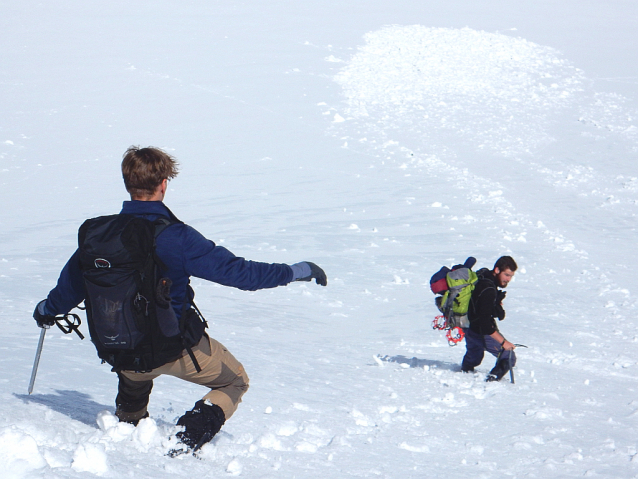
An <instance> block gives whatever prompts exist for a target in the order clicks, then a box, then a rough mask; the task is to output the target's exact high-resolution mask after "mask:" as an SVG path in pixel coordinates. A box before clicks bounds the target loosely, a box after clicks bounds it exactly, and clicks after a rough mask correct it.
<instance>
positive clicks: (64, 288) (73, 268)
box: [46, 250, 85, 315]
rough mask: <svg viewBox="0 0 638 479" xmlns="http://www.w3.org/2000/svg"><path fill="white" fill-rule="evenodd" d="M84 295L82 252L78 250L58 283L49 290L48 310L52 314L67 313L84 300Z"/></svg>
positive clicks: (65, 266) (61, 274)
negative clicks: (81, 266) (81, 264)
mask: <svg viewBox="0 0 638 479" xmlns="http://www.w3.org/2000/svg"><path fill="white" fill-rule="evenodd" d="M84 295H85V293H84V282H83V281H82V272H81V270H80V253H79V251H78V250H76V251H75V253H73V256H71V258H69V261H67V263H66V265H64V268H63V269H62V272H61V273H60V277H59V278H58V284H57V285H56V287H55V288H53V289H52V290H51V292H49V296H48V297H47V302H46V311H47V313H48V314H51V315H57V314H66V313H68V312H69V311H71V310H72V309H73V308H75V307H76V306H77V305H78V304H80V303H81V302H82V301H84Z"/></svg>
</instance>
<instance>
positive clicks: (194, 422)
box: [176, 399, 226, 452]
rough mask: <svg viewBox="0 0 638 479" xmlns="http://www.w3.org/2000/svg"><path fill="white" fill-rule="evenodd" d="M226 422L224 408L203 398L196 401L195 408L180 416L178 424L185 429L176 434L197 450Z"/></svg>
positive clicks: (191, 448) (193, 449)
mask: <svg viewBox="0 0 638 479" xmlns="http://www.w3.org/2000/svg"><path fill="white" fill-rule="evenodd" d="M224 422H226V417H225V416H224V411H222V408H220V407H219V406H218V405H216V404H211V403H208V402H207V401H204V400H203V399H201V400H199V401H197V402H196V403H195V406H194V407H193V409H191V410H190V411H187V412H186V414H184V415H183V416H182V417H180V418H179V420H178V421H177V425H178V426H184V430H183V431H180V432H178V433H177V434H176V436H177V437H178V438H179V440H180V441H181V442H182V443H183V444H185V445H186V446H188V448H189V449H190V450H192V451H193V452H195V451H197V450H198V449H200V448H201V447H202V446H203V445H204V444H206V443H207V442H208V441H210V440H211V439H212V438H213V437H214V436H215V434H217V433H218V432H219V430H220V429H221V428H222V426H223V425H224Z"/></svg>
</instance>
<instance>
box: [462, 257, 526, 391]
mask: <svg viewBox="0 0 638 479" xmlns="http://www.w3.org/2000/svg"><path fill="white" fill-rule="evenodd" d="M516 269H517V265H516V262H515V261H514V259H513V258H512V257H511V256H502V257H500V258H499V259H498V260H497V261H496V263H495V264H494V269H492V270H491V271H490V270H488V269H487V268H483V269H481V270H479V271H477V275H478V276H479V281H478V282H477V283H476V287H475V288H474V291H473V292H472V298H471V299H470V307H469V311H468V319H469V321H470V327H469V328H464V329H463V331H464V332H465V346H466V348H467V350H466V352H465V356H464V357H463V363H462V365H461V369H462V370H463V372H473V371H474V368H475V367H476V366H478V365H479V364H481V362H482V361H483V356H484V354H485V351H488V352H489V353H490V354H492V355H494V356H495V357H497V358H498V361H497V363H496V365H495V366H494V368H493V369H492V370H491V371H490V373H489V375H488V377H487V381H500V380H501V378H502V377H503V376H505V374H506V373H507V372H508V371H509V370H510V368H511V367H513V366H514V364H516V355H515V354H514V348H515V346H514V344H512V343H511V342H509V341H508V340H507V339H505V337H504V336H503V335H502V334H501V333H500V331H499V330H498V327H497V325H496V321H495V318H498V319H499V320H503V319H504V318H505V310H504V309H503V304H502V301H503V299H504V298H505V291H502V290H501V289H499V288H506V287H507V285H508V283H509V282H510V281H511V280H512V278H513V277H514V273H515V272H516Z"/></svg>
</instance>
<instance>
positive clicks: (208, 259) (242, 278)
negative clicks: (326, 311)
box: [45, 201, 293, 318]
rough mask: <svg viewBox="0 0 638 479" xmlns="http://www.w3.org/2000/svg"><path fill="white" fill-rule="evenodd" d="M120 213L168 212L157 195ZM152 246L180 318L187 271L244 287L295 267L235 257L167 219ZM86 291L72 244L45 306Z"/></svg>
mask: <svg viewBox="0 0 638 479" xmlns="http://www.w3.org/2000/svg"><path fill="white" fill-rule="evenodd" d="M121 213H126V214H133V215H136V216H140V217H144V218H147V219H149V220H151V221H153V220H155V219H157V218H158V217H161V216H164V217H167V218H170V215H171V213H170V211H169V209H168V208H167V207H166V206H165V205H164V203H162V202H161V201H125V202H124V205H123V207H122V211H121ZM156 252H157V255H158V256H159V258H160V259H161V260H162V261H163V262H164V264H165V265H166V267H167V269H168V270H167V272H166V276H168V277H169V278H170V279H171V280H172V281H173V286H172V288H171V296H172V298H173V302H172V305H173V309H174V310H175V313H176V314H177V317H178V318H179V317H180V314H181V312H182V303H183V300H184V298H185V297H186V293H187V292H188V293H189V295H190V298H193V296H194V293H193V291H192V289H191V287H190V285H189V283H190V277H191V276H195V277H197V278H202V279H206V280H208V281H213V282H215V283H219V284H223V285H224V286H232V287H235V288H239V289H242V290H246V291H255V290H258V289H264V288H274V287H276V286H283V285H286V284H288V283H290V282H291V281H292V280H293V270H292V268H291V267H290V266H288V265H287V264H276V263H273V264H270V263H258V262H255V261H249V260H246V259H244V258H240V257H237V256H235V255H234V254H233V253H231V252H230V251H228V250H227V249H226V248H224V247H223V246H217V245H216V244H215V243H213V242H212V241H210V240H207V239H206V238H205V237H204V236H202V235H201V233H199V232H198V231H197V230H195V229H194V228H192V227H190V226H188V225H186V224H184V223H178V224H173V225H170V226H169V227H168V228H166V229H165V230H164V231H162V233H160V235H159V236H158V237H157V246H156ZM84 296H85V291H84V284H83V279H82V272H81V271H80V261H79V251H77V250H76V252H75V253H74V254H73V256H71V258H70V259H69V261H68V262H67V263H66V265H65V266H64V268H63V269H62V272H61V273H60V277H59V279H58V284H57V286H56V287H55V288H53V289H52V290H51V292H50V293H49V296H48V297H47V302H46V305H45V310H46V312H47V314H51V315H56V314H65V313H68V312H69V311H70V310H71V309H73V308H74V307H75V306H77V305H78V304H80V303H81V302H82V301H84Z"/></svg>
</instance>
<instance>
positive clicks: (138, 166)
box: [122, 146, 178, 198]
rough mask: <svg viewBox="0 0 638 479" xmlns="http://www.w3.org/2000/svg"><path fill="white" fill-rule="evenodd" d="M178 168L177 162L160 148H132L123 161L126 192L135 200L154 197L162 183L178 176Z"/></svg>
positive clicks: (127, 151)
mask: <svg viewBox="0 0 638 479" xmlns="http://www.w3.org/2000/svg"><path fill="white" fill-rule="evenodd" d="M177 166H178V165H177V161H175V159H174V158H173V157H172V156H171V155H169V154H168V153H166V152H164V151H162V150H160V149H159V148H154V147H152V146H149V147H147V148H140V147H139V146H131V147H130V148H129V149H128V150H126V152H125V153H124V159H123V160H122V177H123V178H124V186H125V187H126V191H128V192H129V193H130V194H131V197H134V198H139V197H148V196H152V195H153V193H155V191H156V190H157V187H158V186H159V185H161V184H162V181H164V180H167V179H168V180H170V179H173V178H175V177H176V176H177V173H178V170H177Z"/></svg>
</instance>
